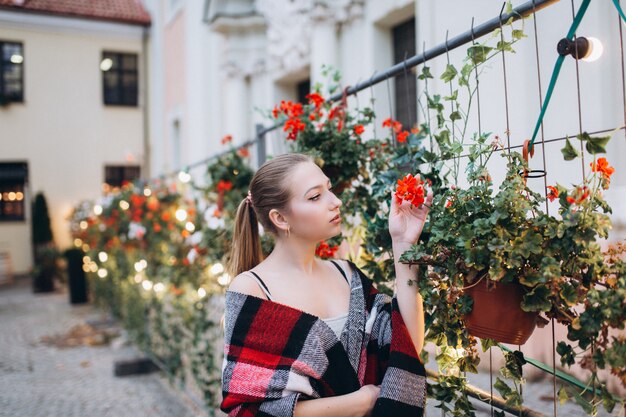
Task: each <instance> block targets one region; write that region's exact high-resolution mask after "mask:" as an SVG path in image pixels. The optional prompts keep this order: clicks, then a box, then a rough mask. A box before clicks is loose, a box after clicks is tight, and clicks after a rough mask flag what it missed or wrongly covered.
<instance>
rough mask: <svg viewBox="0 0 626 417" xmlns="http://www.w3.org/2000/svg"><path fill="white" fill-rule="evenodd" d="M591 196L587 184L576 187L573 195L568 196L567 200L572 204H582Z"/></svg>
mask: <svg viewBox="0 0 626 417" xmlns="http://www.w3.org/2000/svg"><path fill="white" fill-rule="evenodd" d="M587 197H589V189H588V188H587V186H586V185H585V186H583V187H582V188H581V187H576V189H575V190H574V193H573V194H572V196H567V202H568V203H570V204H580V203H582V202H583V201H585V199H586V198H587Z"/></svg>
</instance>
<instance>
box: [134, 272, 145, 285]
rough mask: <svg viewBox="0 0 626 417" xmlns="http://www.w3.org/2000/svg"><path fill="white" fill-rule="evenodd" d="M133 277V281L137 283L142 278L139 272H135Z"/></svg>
mask: <svg viewBox="0 0 626 417" xmlns="http://www.w3.org/2000/svg"><path fill="white" fill-rule="evenodd" d="M134 279H135V282H136V283H137V284H139V283H140V282H141V281H142V280H143V277H142V276H141V275H140V274H135V278H134Z"/></svg>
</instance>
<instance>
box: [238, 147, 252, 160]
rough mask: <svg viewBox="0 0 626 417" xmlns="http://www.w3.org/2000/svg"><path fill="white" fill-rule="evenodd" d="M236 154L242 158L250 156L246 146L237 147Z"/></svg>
mask: <svg viewBox="0 0 626 417" xmlns="http://www.w3.org/2000/svg"><path fill="white" fill-rule="evenodd" d="M237 155H239V156H241V157H242V158H247V157H249V156H250V150H249V149H248V148H246V147H243V148H239V149H238V150H237Z"/></svg>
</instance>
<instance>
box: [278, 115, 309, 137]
mask: <svg viewBox="0 0 626 417" xmlns="http://www.w3.org/2000/svg"><path fill="white" fill-rule="evenodd" d="M305 127H306V125H305V124H304V122H303V121H302V120H300V119H298V118H293V119H289V120H287V121H286V122H285V125H284V126H283V131H285V132H286V131H289V135H287V139H288V140H296V137H297V136H298V133H299V132H301V131H303V130H304V128H305Z"/></svg>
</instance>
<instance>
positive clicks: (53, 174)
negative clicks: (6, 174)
mask: <svg viewBox="0 0 626 417" xmlns="http://www.w3.org/2000/svg"><path fill="white" fill-rule="evenodd" d="M0 39H7V40H15V41H19V42H22V43H23V47H24V95H25V96H24V103H12V104H10V105H9V106H8V107H5V108H1V109H0V126H1V133H0V135H1V136H0V160H2V161H6V160H25V161H27V162H28V168H29V181H30V184H29V187H28V190H27V192H26V212H27V215H26V221H24V222H10V223H1V224H0V242H1V243H2V246H3V247H5V248H6V247H8V250H9V252H10V254H11V258H12V263H13V269H14V272H15V273H26V272H28V271H29V270H30V268H31V267H32V259H31V258H32V256H31V253H32V250H31V243H30V241H31V240H30V239H31V226H30V223H31V216H30V200H31V199H32V198H34V196H35V194H36V193H37V192H38V191H43V192H44V194H45V196H46V199H47V203H48V209H49V213H50V218H51V223H52V231H53V235H54V239H55V242H56V244H57V246H58V247H59V248H61V249H63V248H66V247H68V246H69V245H70V244H71V242H70V233H69V227H68V223H67V220H66V217H67V216H68V215H69V214H70V211H71V209H72V208H73V206H74V204H75V203H76V202H77V201H81V200H85V199H95V198H97V197H98V196H99V195H100V194H101V185H102V183H103V181H104V166H105V165H106V164H122V165H123V164H126V163H129V162H132V163H133V164H134V163H136V164H139V165H141V164H142V159H143V156H144V155H143V134H144V131H143V106H144V103H143V92H144V91H143V85H142V84H140V89H139V106H138V107H119V106H105V105H104V104H103V97H102V75H101V72H100V61H101V53H102V51H103V50H111V51H119V52H132V53H137V54H138V55H139V65H140V68H139V79H140V83H141V82H143V77H144V74H145V72H144V68H143V67H142V29H141V28H140V27H137V26H132V25H125V24H117V23H105V22H97V21H93V20H81V19H74V18H65V17H56V16H41V15H36V14H27V13H16V12H7V11H3V12H0Z"/></svg>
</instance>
